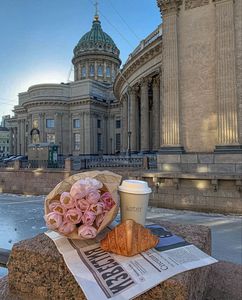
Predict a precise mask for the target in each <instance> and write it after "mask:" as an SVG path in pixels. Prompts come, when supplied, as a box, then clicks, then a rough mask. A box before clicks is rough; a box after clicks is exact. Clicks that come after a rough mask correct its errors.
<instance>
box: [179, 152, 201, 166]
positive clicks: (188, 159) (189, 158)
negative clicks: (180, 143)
mask: <svg viewBox="0 0 242 300" xmlns="http://www.w3.org/2000/svg"><path fill="white" fill-rule="evenodd" d="M197 162H198V160H197V154H182V155H181V163H188V164H196V163H197Z"/></svg>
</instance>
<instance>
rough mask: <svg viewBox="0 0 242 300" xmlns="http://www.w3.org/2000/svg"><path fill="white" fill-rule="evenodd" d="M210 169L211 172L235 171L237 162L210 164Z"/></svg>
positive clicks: (226, 172)
mask: <svg viewBox="0 0 242 300" xmlns="http://www.w3.org/2000/svg"><path fill="white" fill-rule="evenodd" d="M208 171H209V172H211V173H225V174H231V173H235V164H211V165H208Z"/></svg>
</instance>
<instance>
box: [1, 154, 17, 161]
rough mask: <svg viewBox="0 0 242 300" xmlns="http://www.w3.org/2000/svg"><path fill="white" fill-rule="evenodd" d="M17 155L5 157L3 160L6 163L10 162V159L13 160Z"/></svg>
mask: <svg viewBox="0 0 242 300" xmlns="http://www.w3.org/2000/svg"><path fill="white" fill-rule="evenodd" d="M15 157H16V155H12V156H9V157H7V158H4V160H3V162H4V163H8V162H9V161H11V160H12V159H13V158H15Z"/></svg>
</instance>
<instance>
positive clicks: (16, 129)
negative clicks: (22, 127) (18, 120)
mask: <svg viewBox="0 0 242 300" xmlns="http://www.w3.org/2000/svg"><path fill="white" fill-rule="evenodd" d="M13 134H14V136H13V145H14V147H13V149H14V153H13V154H14V155H17V153H18V146H17V145H18V128H17V127H14V128H13Z"/></svg>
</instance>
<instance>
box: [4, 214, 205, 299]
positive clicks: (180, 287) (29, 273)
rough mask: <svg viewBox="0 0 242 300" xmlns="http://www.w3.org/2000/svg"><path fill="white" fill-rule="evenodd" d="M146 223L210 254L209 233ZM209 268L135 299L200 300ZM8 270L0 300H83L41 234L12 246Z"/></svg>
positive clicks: (190, 227) (193, 227)
mask: <svg viewBox="0 0 242 300" xmlns="http://www.w3.org/2000/svg"><path fill="white" fill-rule="evenodd" d="M150 221H151V222H156V223H160V224H161V225H163V226H165V227H166V228H167V229H168V230H171V231H172V232H174V233H175V234H177V235H180V236H182V237H183V238H185V239H186V240H187V241H188V242H190V243H193V244H194V245H196V246H197V247H199V248H200V249H201V250H202V251H204V252H206V253H208V254H210V252H211V233H210V229H209V228H207V227H204V226H199V225H180V224H172V223H169V222H161V221H160V217H159V218H157V219H151V220H150ZM210 268H211V267H210V266H208V267H204V268H198V269H195V270H191V271H187V272H185V273H182V274H179V275H177V276H174V277H172V278H170V279H168V280H166V281H164V282H163V283H161V284H159V285H158V286H156V287H154V288H153V289H151V290H149V291H147V292H146V293H144V294H143V295H140V296H138V297H137V298H135V299H137V300H148V299H149V300H152V299H163V300H168V299H169V300H171V299H180V300H188V299H197V300H202V299H203V295H204V294H205V291H206V279H207V276H208V273H209V272H210ZM8 269H9V275H8V283H7V282H6V280H5V283H4V285H5V287H6V285H8V287H7V288H6V289H5V293H4V294H3V293H2V294H0V295H1V296H2V297H1V299H14V300H15V299H16V300H20V299H22V300H23V299H28V297H30V299H78V300H82V299H86V298H85V296H84V294H83V292H82V290H81V288H80V287H79V286H78V284H77V283H76V281H75V279H74V277H73V276H72V274H71V273H70V272H69V270H68V268H67V267H66V265H65V263H64V260H63V257H62V255H61V254H60V253H59V252H58V251H57V249H56V246H55V244H54V243H53V242H52V240H51V239H49V238H48V237H47V236H46V235H44V234H40V235H38V236H36V237H34V238H32V239H29V240H26V241H21V242H19V243H17V244H15V245H14V246H13V249H12V252H11V256H10V260H9V264H8ZM0 284H1V283H0ZM0 286H1V285H0ZM9 293H11V294H12V295H14V293H15V295H17V297H19V298H14V297H12V298H7V297H8V295H9ZM21 297H22V298H21ZM31 297H32V298H31Z"/></svg>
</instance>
